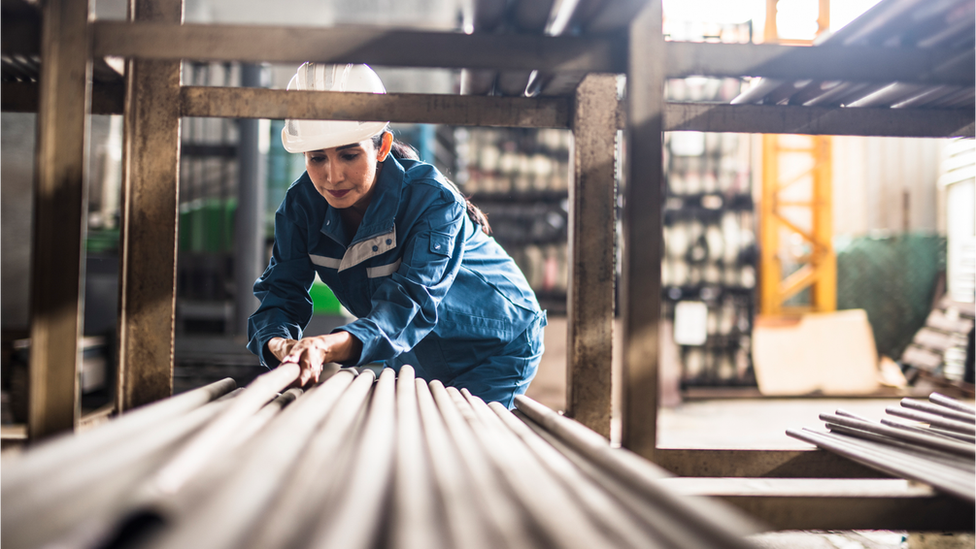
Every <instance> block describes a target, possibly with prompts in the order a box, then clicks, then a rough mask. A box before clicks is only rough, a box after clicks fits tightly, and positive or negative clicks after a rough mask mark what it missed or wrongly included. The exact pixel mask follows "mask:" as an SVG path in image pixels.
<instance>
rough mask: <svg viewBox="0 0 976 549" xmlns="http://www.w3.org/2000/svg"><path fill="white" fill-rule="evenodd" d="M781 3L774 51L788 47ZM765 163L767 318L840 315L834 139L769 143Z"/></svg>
mask: <svg viewBox="0 0 976 549" xmlns="http://www.w3.org/2000/svg"><path fill="white" fill-rule="evenodd" d="M777 3H778V0H767V2H766V6H767V9H766V14H767V16H766V26H765V32H764V39H765V41H766V42H767V43H775V42H780V40H779V33H778V31H777V25H776V14H777ZM829 5H830V3H829V0H819V15H818V17H817V23H818V34H819V33H820V32H823V31H825V30H826V29H827V28H828V24H829ZM784 42H785V41H784ZM789 42H791V43H797V41H796V40H790V41H789ZM762 157H763V166H762V196H761V199H760V209H759V213H760V215H759V240H760V247H761V250H760V260H759V300H760V301H759V311H760V314H762V315H794V314H802V313H804V312H812V311H815V312H827V311H833V310H836V308H837V258H836V256H835V254H834V248H833V244H832V243H831V241H832V238H833V215H832V210H833V200H832V192H833V189H832V181H831V144H830V137H825V136H808V135H763V148H762Z"/></svg>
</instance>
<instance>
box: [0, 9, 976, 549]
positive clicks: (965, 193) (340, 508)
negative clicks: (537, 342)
mask: <svg viewBox="0 0 976 549" xmlns="http://www.w3.org/2000/svg"><path fill="white" fill-rule="evenodd" d="M2 9H3V13H2V20H0V21H2V24H3V56H2V70H3V74H2V84H3V90H2V91H3V93H2V111H3V112H2V133H0V136H2V149H0V151H2V165H0V167H2V176H0V177H2V181H3V185H2V187H0V192H2V202H0V203H2V215H0V222H2V228H0V237H2V247H0V251H2V263H0V266H2V290H0V295H2V301H0V304H2V351H3V352H2V359H3V362H2V367H0V370H2V374H3V376H2V389H3V393H2V395H3V401H2V405H3V407H2V412H3V415H2V434H3V462H2V467H3V476H2V496H0V497H2V498H3V500H4V505H3V511H2V522H3V528H2V543H3V544H5V545H9V546H10V547H43V546H48V545H50V544H54V543H58V544H62V545H63V546H71V547H160V546H166V547H190V546H198V547H218V546H226V547H240V546H249V547H273V546H281V547H284V546H289V547H305V546H313V545H314V546H336V547H339V546H341V547H355V546H364V547H365V546H373V547H378V546H401V547H404V546H406V547H420V546H423V547H430V546H442V547H453V546H459V547H468V546H486V547H488V546H491V547H495V546H518V547H536V546H539V547H541V546H547V547H569V546H587V547H592V546H605V547H618V546H619V547H625V546H626V547H631V546H641V547H649V546H660V547H811V548H813V547H825V548H827V547H865V548H874V547H910V548H922V547H972V546H973V544H974V543H976V541H974V535H973V534H974V529H976V526H974V516H976V513H974V508H973V502H974V489H976V478H974V459H976V457H974V453H973V448H974V447H976V441H974V435H976V433H974V431H973V424H974V423H976V421H974V420H973V415H974V414H973V400H974V397H976V386H974V377H973V376H974V373H973V354H974V352H973V327H974V317H976V303H974V301H976V298H974V292H976V280H974V279H976V221H974V218H976V213H974V212H976V194H974V189H976V143H974V140H973V135H974V126H976V124H974V119H976V103H974V90H976V84H974V64H976V62H974V53H973V52H974V47H976V3H974V2H973V1H972V0H940V1H938V2H927V1H922V0H880V1H879V0H858V1H839V0H837V1H830V0H748V1H745V0H743V1H735V2H714V1H708V0H696V1H686V2H679V1H676V0H666V1H661V0H653V1H645V0H578V1H570V0H401V1H400V2H385V1H370V2H357V3H342V2H310V1H307V0H289V1H288V2H285V3H281V4H278V3H275V4H272V3H267V2H257V1H252V0H248V1H244V2H240V1H235V2H230V1H227V0H182V1H179V0H132V1H131V2H124V1H121V0H109V1H106V0H102V1H99V2H91V3H90V4H89V3H86V2H68V1H66V0H48V1H46V2H36V1H33V0H4V1H3V3H2ZM50 60H54V61H50ZM303 61H323V62H335V63H368V64H370V65H371V66H373V67H374V68H375V70H376V72H377V73H378V74H379V75H380V77H381V78H382V81H383V83H384V85H385V87H386V90H387V93H386V94H385V97H380V96H376V97H357V96H363V95H365V94H342V93H335V92H317V93H320V95H321V97H320V98H319V97H312V96H310V95H309V96H301V97H300V98H298V99H295V93H294V92H285V88H286V86H287V85H288V81H289V79H290V78H291V76H292V75H293V74H294V71H295V68H296V67H297V66H298V65H299V64H301V62H303ZM301 93H311V92H301ZM344 95H345V96H348V99H347V98H346V97H344ZM370 115H373V116H378V117H379V118H381V119H382V120H390V121H391V128H392V130H393V131H394V132H395V134H396V136H397V138H398V139H400V140H402V141H404V142H406V143H408V144H410V145H412V146H413V147H414V148H415V149H416V151H417V152H418V154H419V156H420V158H421V159H422V160H423V161H425V162H428V163H430V164H432V165H434V166H435V167H436V168H437V169H438V170H439V171H440V172H441V173H443V174H445V175H446V176H447V177H448V178H450V179H451V180H452V181H453V182H454V183H455V184H456V185H457V186H458V188H459V189H460V190H461V192H462V193H463V194H464V195H465V196H466V197H468V198H469V199H470V200H471V201H472V202H474V203H476V204H477V205H478V206H479V207H480V208H481V209H482V210H483V211H484V212H485V213H486V214H487V216H488V218H489V220H490V222H491V226H492V230H493V235H492V236H493V237H494V239H495V240H496V241H497V242H498V243H499V244H501V245H502V247H503V248H504V249H505V251H506V252H507V253H508V254H509V255H510V256H511V257H512V258H513V259H514V260H515V262H516V264H517V265H518V266H519V268H520V269H521V271H522V272H523V273H524V274H525V276H526V279H527V281H528V282H529V285H530V286H531V287H532V290H533V291H534V292H535V294H536V297H537V299H538V301H539V303H540V305H541V306H542V307H543V308H544V309H546V310H547V314H548V320H549V325H548V327H547V328H546V335H545V337H546V339H545V347H546V350H545V354H544V355H543V359H542V363H541V365H540V367H539V371H538V373H537V374H536V377H535V379H534V380H533V382H532V383H531V385H530V386H529V388H528V390H527V391H526V395H525V397H526V398H521V399H517V401H516V408H515V409H514V410H513V411H511V412H510V411H507V410H505V409H504V407H498V406H496V405H485V403H484V402H482V401H481V400H480V399H478V398H477V397H475V396H473V395H471V394H470V393H467V392H466V391H458V390H455V389H454V388H453V387H450V386H448V387H444V386H443V385H440V382H438V381H432V380H426V382H429V383H425V382H422V381H421V380H420V379H418V380H417V381H418V382H419V383H414V378H413V372H412V370H410V371H405V370H401V372H400V373H399V376H397V377H395V376H393V375H392V372H391V371H390V369H385V370H384V369H383V368H382V367H381V366H382V365H375V367H372V366H371V367H366V368H358V369H342V370H339V369H338V367H336V368H334V369H332V370H330V375H329V376H325V377H327V380H326V379H325V377H324V378H323V382H322V383H320V384H319V385H317V386H315V387H314V388H312V387H305V388H304V389H305V390H304V392H303V391H302V390H301V389H299V388H296V387H293V381H294V379H295V376H294V372H291V371H290V370H288V369H285V368H281V369H277V370H273V371H271V372H268V370H267V369H266V368H264V367H263V366H261V365H260V363H259V361H258V359H257V357H255V356H254V355H252V354H251V353H250V352H248V350H247V349H246V347H245V345H246V343H247V318H248V316H249V315H250V314H251V312H253V311H254V309H255V308H256V307H257V305H258V301H257V299H256V298H255V297H254V295H253V293H252V285H253V282H254V280H255V279H256V278H257V277H259V276H260V275H261V273H262V271H263V270H264V268H265V266H266V265H267V263H268V258H269V256H270V251H271V247H272V245H273V244H274V225H273V220H274V215H275V210H276V209H277V208H278V204H279V203H280V202H281V201H282V199H283V197H284V194H285V191H286V190H287V189H288V188H289V186H290V185H291V184H292V182H294V181H295V180H296V179H297V178H298V177H299V176H301V175H302V172H303V171H304V169H305V168H304V161H303V160H302V156H301V155H297V154H291V153H288V152H286V151H285V150H284V148H283V147H282V143H281V139H280V137H279V136H280V135H281V133H282V128H283V127H284V124H285V122H284V119H286V118H289V119H295V118H297V119H316V118H336V119H341V120H364V119H371V118H368V117H369V116H370ZM658 152H659V153H660V154H658ZM656 174H660V176H657V175H656ZM310 298H311V300H312V302H313V306H314V315H313V316H312V320H311V322H310V324H309V326H308V328H307V330H306V332H307V333H308V334H312V333H328V332H329V331H331V330H332V329H334V328H336V327H338V326H341V325H343V324H345V323H347V322H349V321H350V320H352V319H353V318H354V317H352V315H351V314H350V313H349V312H348V311H346V310H345V309H344V308H343V307H342V305H341V304H340V303H339V301H338V299H337V298H336V296H335V295H334V294H333V292H332V290H330V288H329V287H328V286H327V285H325V284H324V283H322V282H321V281H319V280H317V281H316V282H315V283H314V284H313V286H312V288H311V290H310ZM289 376H291V377H289ZM242 388H244V389H242ZM492 404H497V403H492ZM933 414H934V415H933ZM906 421H910V422H911V423H906ZM825 430H829V431H826V432H825ZM906 432H909V433H910V434H909V435H905V433H906ZM902 435H904V436H907V437H908V438H907V439H906V438H899V437H900V436H902ZM140 437H141V438H140ZM912 437H915V438H912ZM340 441H348V442H349V443H348V444H343V443H341V442H340ZM857 441H862V442H861V446H857V444H856V442H857ZM863 441H870V442H863ZM867 444H871V445H873V446H871V447H870V448H867V447H866V446H865V445H867ZM136 447H139V449H138V450H136ZM268 463H272V464H277V465H274V466H271V467H265V466H266V464H268ZM272 469H273V470H272ZM322 470H328V471H329V473H328V474H320V471H322ZM308 478H317V479H320V480H318V481H317V482H307V481H306V479H308ZM471 494H476V495H471ZM309 506H312V507H315V508H317V509H321V510H322V511H320V512H317V513H313V512H311V511H309V510H308V509H307V508H308V507H309ZM231 515H233V516H231ZM41 525H47V527H41ZM214 525H217V527H214ZM669 525H670V526H669Z"/></svg>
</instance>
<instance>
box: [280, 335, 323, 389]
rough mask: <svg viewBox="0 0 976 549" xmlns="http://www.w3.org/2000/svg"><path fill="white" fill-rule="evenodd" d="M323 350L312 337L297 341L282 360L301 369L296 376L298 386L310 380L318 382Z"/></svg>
mask: <svg viewBox="0 0 976 549" xmlns="http://www.w3.org/2000/svg"><path fill="white" fill-rule="evenodd" d="M324 355H325V351H324V349H322V348H321V345H319V344H318V343H317V342H316V341H315V340H314V339H313V338H307V339H302V340H300V341H298V342H297V343H296V344H295V345H294V346H293V347H292V349H291V352H290V353H289V354H288V355H287V356H286V357H285V358H284V359H283V360H282V362H294V363H296V364H298V367H299V368H300V369H301V374H299V377H298V383H299V386H305V385H306V384H308V382H310V381H314V382H315V383H318V381H319V376H320V375H321V373H322V362H323V360H324Z"/></svg>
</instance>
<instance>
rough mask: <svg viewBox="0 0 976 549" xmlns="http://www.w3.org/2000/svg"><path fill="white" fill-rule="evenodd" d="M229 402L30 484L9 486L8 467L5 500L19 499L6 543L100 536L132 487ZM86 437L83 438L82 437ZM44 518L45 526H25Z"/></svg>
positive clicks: (9, 517)
mask: <svg viewBox="0 0 976 549" xmlns="http://www.w3.org/2000/svg"><path fill="white" fill-rule="evenodd" d="M229 404H230V403H229V402H214V403H211V404H207V405H205V406H202V407H200V408H197V409H195V410H193V411H191V412H189V413H187V414H186V415H185V416H184V417H181V418H179V420H178V421H172V420H171V421H167V422H164V423H162V424H160V425H157V426H156V427H155V428H154V429H152V430H151V431H149V430H144V431H142V432H140V433H137V434H135V435H133V436H130V437H128V438H127V439H126V440H125V441H123V442H122V443H116V444H113V445H112V446H111V448H110V451H107V452H98V453H95V454H89V455H86V456H85V459H82V460H74V461H72V462H71V463H70V464H68V465H66V466H63V467H59V468H57V469H55V470H53V471H51V472H49V474H46V475H44V476H43V477H40V478H35V479H33V481H32V482H30V483H29V484H27V485H22V486H17V487H16V489H15V488H14V487H8V486H6V484H7V481H6V477H7V475H8V474H13V475H16V474H17V471H16V469H14V470H10V469H4V487H3V492H2V497H3V498H9V499H8V501H17V502H18V504H17V505H16V506H11V507H10V508H9V509H6V510H4V512H3V514H2V531H3V538H2V543H3V544H4V546H9V547H44V546H62V547H63V546H66V545H67V546H71V545H74V544H77V543H78V541H77V540H75V541H74V542H73V544H61V543H56V541H58V540H65V539H71V538H72V537H77V534H78V532H84V533H85V537H89V536H92V537H97V535H98V534H99V533H102V532H105V531H109V530H111V528H110V526H111V525H112V519H110V518H103V517H113V516H115V513H113V512H112V511H114V510H116V509H117V506H118V505H119V502H120V501H123V500H125V499H126V498H128V497H131V496H132V490H131V488H132V486H135V485H138V484H139V482H140V481H141V480H143V479H145V478H146V477H148V476H150V475H151V474H152V472H153V471H155V470H156V469H157V468H158V467H159V466H160V465H161V464H162V463H164V462H165V459H166V457H167V456H168V455H169V454H170V453H171V452H172V451H173V450H175V448H177V447H178V446H179V444H180V442H181V441H182V440H183V439H185V438H186V437H187V436H188V435H189V434H191V433H192V432H194V431H195V430H197V429H199V428H200V426H201V425H204V424H205V423H206V422H208V421H210V420H211V419H212V418H213V417H214V416H215V415H216V414H218V413H219V412H220V411H221V410H223V409H225V408H226V407H227V406H228V405H229ZM80 438H84V437H80ZM38 517H43V521H44V528H29V527H28V528H25V527H23V526H22V525H24V524H36V521H37V520H38Z"/></svg>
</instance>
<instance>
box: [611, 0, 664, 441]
mask: <svg viewBox="0 0 976 549" xmlns="http://www.w3.org/2000/svg"><path fill="white" fill-rule="evenodd" d="M661 24H662V20H661V1H660V0H652V1H650V2H648V3H647V4H646V5H645V7H644V9H643V10H642V11H641V12H640V15H638V16H637V17H636V18H635V19H634V21H633V22H632V23H631V25H630V33H629V38H628V40H629V47H630V57H629V59H628V65H629V66H628V71H627V102H628V103H627V115H628V123H627V131H626V134H625V139H626V140H627V141H626V142H627V147H628V154H627V163H628V166H627V172H626V173H627V176H626V179H625V181H624V194H625V199H624V214H623V233H624V234H623V240H624V242H623V248H624V259H623V276H622V279H623V284H622V285H623V287H622V288H621V290H622V291H621V292H620V303H621V317H622V318H623V329H624V333H623V352H622V362H623V374H622V378H623V379H622V384H623V396H622V410H623V417H622V425H621V427H622V429H621V441H622V444H623V446H624V447H625V448H628V449H629V450H632V451H634V452H636V453H637V454H639V455H641V456H643V457H645V458H647V459H649V460H653V459H654V450H655V449H656V448H657V408H658V360H659V354H660V348H659V345H658V338H659V337H660V334H659V333H658V332H659V323H660V317H661V257H662V248H663V242H662V241H663V225H662V209H663V205H662V202H663V189H664V185H663V177H664V176H663V174H664V172H663V159H662V156H661V151H662V150H663V149H662V148H663V140H662V134H661V132H662V131H663V129H664V125H663V121H664V107H665V105H664V77H665V72H664V65H665V63H664V47H665V45H664V36H663V35H662V32H661Z"/></svg>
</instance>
